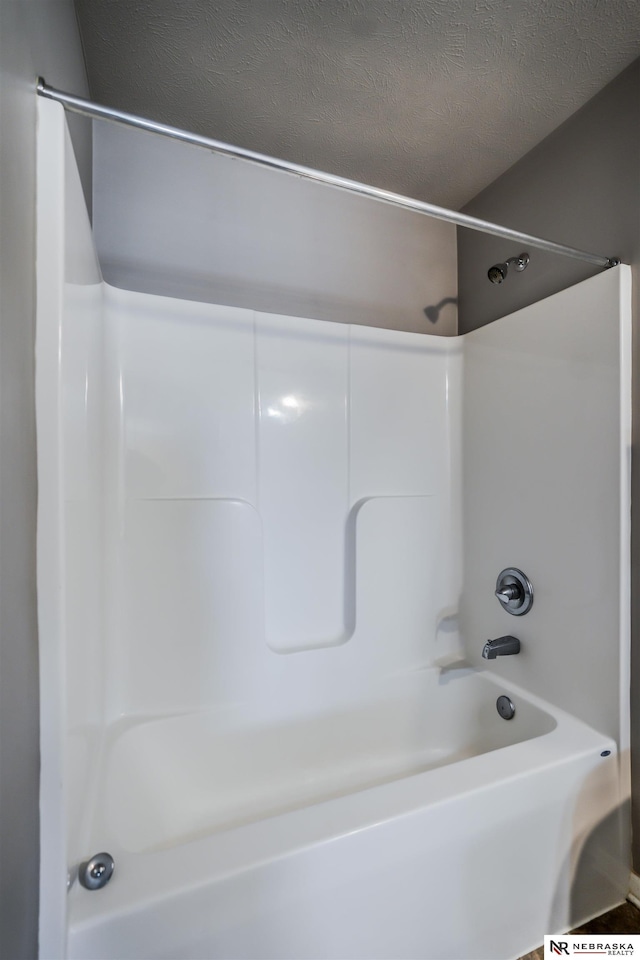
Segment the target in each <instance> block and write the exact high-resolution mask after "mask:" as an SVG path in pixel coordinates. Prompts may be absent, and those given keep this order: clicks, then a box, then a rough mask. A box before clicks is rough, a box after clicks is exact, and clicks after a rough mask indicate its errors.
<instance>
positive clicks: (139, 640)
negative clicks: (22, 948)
mask: <svg viewBox="0 0 640 960" xmlns="http://www.w3.org/2000/svg"><path fill="white" fill-rule="evenodd" d="M132 136H145V135H143V134H135V135H132ZM178 149H180V150H184V151H185V156H186V155H187V152H188V151H189V150H190V149H192V148H189V147H186V146H182V145H181V146H179V147H178ZM38 192H39V200H38V218H39V220H38V330H37V416H38V445H39V489H40V494H39V495H40V502H39V529H38V550H39V556H38V591H39V600H38V602H39V617H40V641H41V677H42V688H41V698H42V708H41V715H42V803H41V822H42V844H41V846H42V863H41V925H40V927H41V929H40V951H41V956H42V957H43V958H53V957H60V958H63V957H68V958H83V960H89V958H95V960H98V958H110V960H115V958H186V957H189V958H192V960H195V958H210V960H213V958H250V957H251V958H319V957H323V958H374V957H375V958H378V957H379V958H391V957H406V958H424V960H444V958H455V960H481V958H487V960H489V958H491V960H496V958H505V960H506V958H510V957H516V956H518V955H520V954H522V953H524V952H526V951H527V950H529V949H532V948H534V947H535V946H537V945H538V944H539V943H540V942H541V940H542V936H543V935H544V934H545V933H552V932H560V931H564V930H567V929H569V928H570V927H571V926H572V925H573V924H575V923H577V922H580V921H582V920H585V919H587V918H588V917H591V916H594V915H595V914H597V913H598V912H600V911H602V910H604V909H606V908H608V907H610V906H612V905H614V904H617V903H619V902H621V901H622V900H623V899H624V897H625V896H626V893H627V886H628V875H629V866H628V854H629V850H628V848H629V837H628V832H629V827H628V809H627V807H628V789H629V788H628V773H627V769H628V631H629V624H628V602H629V586H628V576H629V569H628V537H629V490H628V472H629V444H630V439H629V438H630V353H629V338H630V333H629V330H630V307H629V302H630V293H629V285H630V279H629V270H628V268H627V267H625V266H620V267H617V268H615V269H612V270H608V271H605V272H603V273H602V274H600V275H598V276H596V277H593V278H592V279H591V280H588V281H585V282H584V283H582V284H578V285H577V286H575V287H573V288H571V289H568V290H565V291H563V292H561V293H559V294H557V295H555V296H553V297H551V298H549V299H547V300H545V301H542V302H540V303H538V304H535V305H533V306H530V307H527V308H526V309H524V310H521V311H519V312H518V313H517V314H513V315H511V316H510V317H505V318H504V319H502V320H500V321H497V322H496V323H493V324H490V325H489V326H487V327H485V328H483V329H480V330H478V331H476V332H474V333H472V334H469V335H467V336H465V337H443V336H428V335H425V334H421V333H408V332H399V331H397V330H387V329H379V328H374V327H369V326H366V325H361V324H358V325H354V324H348V323H337V322H329V321H327V320H317V319H306V318H302V317H298V316H283V315H280V314H278V313H277V312H275V311H270V312H264V311H257V310H255V309H251V308H250V307H249V306H246V305H243V306H237V305H236V306H223V305H220V304H216V303H214V302H211V298H207V302H202V300H200V299H198V296H197V292H194V295H193V296H189V295H188V294H187V293H185V295H183V296H181V297H175V296H159V295H158V294H157V293H153V292H148V291H141V290H140V289H133V290H127V289H117V288H116V287H114V286H112V285H108V284H106V283H104V282H103V281H102V278H101V273H100V269H99V266H98V260H97V257H96V254H95V250H94V246H93V239H92V234H91V228H90V225H89V219H88V216H87V212H86V209H85V206H84V200H83V197H82V191H81V187H80V182H79V177H78V173H77V169H76V166H75V160H74V157H73V151H72V148H71V144H70V140H69V137H68V133H67V130H66V123H65V119H64V113H63V110H62V108H61V107H60V106H59V105H58V104H52V103H47V102H40V103H39V163H38ZM361 202H363V203H366V202H367V201H361ZM141 256H142V254H141ZM512 566H515V567H520V568H522V569H523V570H525V571H526V573H527V575H528V576H529V577H530V579H531V581H532V582H533V585H534V591H535V601H534V604H533V607H532V609H531V611H530V612H529V613H528V614H527V615H526V617H522V618H518V619H517V620H516V619H513V618H511V617H510V616H509V615H508V614H507V613H506V612H505V610H503V609H502V607H501V606H500V604H499V603H498V601H497V600H496V598H495V597H494V589H495V580H496V576H497V574H498V573H499V571H500V570H501V569H503V568H505V567H512ZM506 634H514V635H515V636H517V637H518V639H519V640H520V642H521V652H520V654H519V655H518V656H510V657H502V658H500V659H497V660H489V661H487V660H483V659H482V656H481V653H482V647H483V645H484V642H485V641H486V640H487V639H488V638H489V637H492V638H495V637H499V636H502V635H506ZM502 695H505V696H507V697H508V698H509V699H510V700H511V701H512V703H513V704H514V705H515V716H514V717H513V718H512V719H510V720H505V719H503V718H502V717H501V716H500V715H499V713H498V712H497V710H496V700H497V698H498V697H499V696H502ZM102 851H107V852H108V853H109V854H110V855H111V856H112V857H113V858H114V860H115V870H114V873H113V876H112V878H111V879H110V881H109V882H108V883H107V884H106V885H105V886H104V887H103V888H102V889H98V890H93V891H91V890H87V889H85V888H84V886H82V885H81V883H80V882H79V880H78V878H77V870H78V866H79V865H80V864H81V863H83V862H85V861H87V860H88V859H89V858H90V857H91V856H92V855H94V854H96V853H99V852H102Z"/></svg>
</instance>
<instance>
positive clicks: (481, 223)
mask: <svg viewBox="0 0 640 960" xmlns="http://www.w3.org/2000/svg"><path fill="white" fill-rule="evenodd" d="M36 89H37V93H38V96H40V97H45V98H46V99H48V100H55V101H56V102H57V103H61V104H62V106H63V107H64V108H65V110H69V111H71V112H72V113H77V114H80V115H81V116H83V117H91V118H92V119H94V120H109V121H112V122H113V123H121V124H124V125H126V126H128V127H135V128H137V129H138V130H146V131H147V132H148V133H156V134H159V135H160V136H163V137H169V138H171V139H173V140H181V141H182V142H183V143H190V144H192V145H193V146H196V147H205V148H206V149H207V150H211V151H212V152H213V153H218V154H221V155H222V156H226V157H234V158H236V159H238V160H245V161H247V162H248V163H254V164H257V165H259V166H261V167H268V168H270V169H271V170H281V171H282V172H284V173H291V174H294V175H295V176H298V177H302V178H304V179H305V180H312V181H314V182H315V183H324V184H327V185H328V186H331V187H335V188H337V189H338V190H345V191H347V192H348V193H353V194H357V195H358V196H361V197H368V198H369V199H370V200H379V201H381V202H382V203H388V204H391V206H394V207H400V208H401V209H403V210H412V211H413V212H414V213H422V214H424V215H425V216H428V217H433V218H434V219H435V220H444V221H445V222H446V223H453V224H455V225H456V226H458V227H467V228H468V229H469V230H479V231H480V232H481V233H488V234H491V235H493V236H494V237H502V238H503V239H504V240H513V241H514V242H517V243H518V244H524V245H526V246H529V247H536V248H537V249H538V250H546V251H548V252H549V253H557V254H559V255H560V256H563V257H573V258H574V259H575V260H583V261H585V262H586V263H592V264H594V266H597V267H605V268H606V267H614V266H617V265H618V264H619V263H620V260H619V259H618V258H617V257H603V256H599V255H598V254H595V253H588V252H587V251H586V250H578V249H576V248H575V247H568V246H566V245H565V244H563V243H555V242H554V241H553V240H544V239H542V237H534V236H531V235H530V234H528V233H521V232H520V231H519V230H512V229H511V228H510V227H501V226H499V225H498V224H496V223H491V222H490V221H489V220H480V219H479V218H477V217H470V216H468V214H466V213H459V212H458V211H456V210H447V209H446V208H445V207H438V206H436V205H435V204H433V203H426V202H425V201H423V200H414V199H412V198H411V197H405V196H403V195H402V194H400V193H393V192H392V191H390V190H383V189H381V188H380V187H371V186H369V185H367V184H365V183H359V182H358V181H357V180H348V179H346V178H345V177H339V176H336V175H335V174H333V173H323V172H322V171H320V170H313V169H312V168H311V167H303V166H300V165H299V164H297V163H292V162H291V161H289V160H279V159H277V158H276V157H270V156H267V155H266V154H263V153H256V152H255V151H253V150H246V149H245V148H244V147H235V146H232V145H231V144H229V143H223V142H222V141H220V140H214V139H212V138H211V137H204V136H202V135H201V134H199V133H190V132H189V131H188V130H181V129H180V128H179V127H171V126H168V125H167V124H164V123H158V122H157V121H155V120H148V119H146V118H144V117H138V116H136V115H135V114H132V113H125V112H124V111H122V110H115V109H114V108H113V107H105V106H102V105H101V104H99V103H93V102H92V101H91V100H84V99H83V98H82V97H76V96H74V94H72V93H65V92H64V91H62V90H56V89H55V88H54V87H50V86H49V85H48V84H47V83H46V82H45V80H44V79H43V78H42V77H39V78H38V84H37V88H36Z"/></svg>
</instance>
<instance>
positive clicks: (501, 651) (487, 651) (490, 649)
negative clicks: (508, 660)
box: [482, 637, 520, 660]
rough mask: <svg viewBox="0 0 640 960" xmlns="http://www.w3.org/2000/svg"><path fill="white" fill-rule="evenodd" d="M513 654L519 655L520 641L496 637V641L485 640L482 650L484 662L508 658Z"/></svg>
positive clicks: (512, 638) (515, 638) (514, 638)
mask: <svg viewBox="0 0 640 960" xmlns="http://www.w3.org/2000/svg"><path fill="white" fill-rule="evenodd" d="M514 653H520V641H519V640H518V638H517V637H498V639H497V640H487V642H486V643H485V645H484V647H483V648H482V656H483V657H484V659H485V660H495V658H496V657H510V656H512V655H513V654H514Z"/></svg>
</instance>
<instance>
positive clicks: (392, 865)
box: [69, 668, 619, 960]
mask: <svg viewBox="0 0 640 960" xmlns="http://www.w3.org/2000/svg"><path fill="white" fill-rule="evenodd" d="M502 693H506V694H508V695H509V696H510V697H511V698H512V700H513V702H514V704H515V706H516V714H515V717H514V718H513V719H512V720H510V721H505V720H503V719H501V717H500V716H499V715H498V713H497V711H496V706H495V702H496V698H497V696H499V695H500V694H502ZM255 719H256V725H255V727H250V726H247V725H246V721H245V725H244V726H243V728H236V727H235V726H234V718H233V716H231V715H229V714H227V715H226V716H218V717H216V716H215V715H214V714H212V713H201V714H191V715H181V716H174V717H165V718H161V719H155V720H153V719H145V720H137V721H135V722H134V721H127V722H125V723H121V724H120V725H118V726H117V727H116V728H115V729H114V730H113V731H112V734H111V736H110V737H109V740H108V744H107V746H106V747H105V753H104V760H103V764H104V766H103V770H102V773H101V777H100V780H101V783H103V784H104V790H103V791H102V792H101V801H100V803H99V805H98V807H97V809H96V811H95V823H94V825H93V829H92V834H93V836H94V837H95V838H96V839H97V838H98V837H100V838H101V839H102V841H103V843H102V845H101V849H106V850H108V851H109V852H110V853H111V854H112V855H113V856H114V858H115V861H116V869H115V873H114V876H113V878H112V880H111V881H110V883H109V884H108V886H106V887H105V888H104V889H103V890H100V891H95V892H88V891H86V890H85V889H83V888H82V887H80V885H79V884H78V883H75V884H74V887H73V888H72V891H71V893H70V933H69V957H71V958H78V960H80V958H82V960H90V958H96V960H97V958H109V960H116V958H176V960H178V958H180V960H185V958H191V960H196V958H236V957H237V958H240V957H243V958H292V960H293V958H295V960H300V958H336V960H337V958H343V960H344V958H356V957H358V958H374V957H388V958H398V957H406V958H414V957H415V958H432V960H444V958H448V957H450V958H457V960H480V958H491V960H498V958H500V957H505V958H506V957H515V956H518V955H519V954H521V953H523V952H525V951H526V950H527V949H529V948H532V947H534V946H535V945H536V944H538V943H539V942H541V939H542V936H543V934H544V933H548V932H554V931H557V930H562V929H566V928H567V926H569V925H570V924H571V923H574V922H576V921H577V920H579V919H582V918H583V917H584V916H585V915H588V914H589V912H590V904H589V902H588V897H587V899H586V900H585V899H584V895H582V894H581V895H580V897H578V899H579V900H580V898H582V902H576V889H575V886H574V881H575V879H576V876H575V875H576V870H577V869H578V865H579V864H582V866H584V857H585V856H587V857H588V858H589V861H590V863H589V870H590V871H591V874H590V875H591V876H594V874H593V871H594V870H596V871H597V873H596V874H595V876H600V878H601V881H602V884H607V883H609V884H610V885H611V897H610V899H611V902H612V903H615V902H618V901H619V893H618V891H617V886H616V885H617V884H619V878H618V877H607V875H606V874H607V869H608V867H607V863H606V850H603V849H601V846H602V844H606V839H605V838H604V836H603V839H602V842H600V840H599V839H598V831H599V830H600V829H601V828H602V826H601V825H602V824H606V823H607V822H608V821H609V820H610V819H611V815H612V814H615V811H616V809H617V808H618V805H619V797H618V786H617V784H618V774H617V763H618V758H617V756H616V749H615V745H614V743H613V742H612V741H611V740H609V739H607V738H606V737H604V736H602V735H601V734H598V733H596V732H595V731H593V730H592V729H590V728H589V727H587V726H585V725H584V724H582V723H580V722H579V721H577V720H576V719H574V718H573V717H570V716H569V715H566V714H564V713H562V712H561V711H558V710H556V709H554V708H552V707H550V706H549V705H548V704H545V703H544V702H542V701H539V700H537V699H535V698H532V697H530V696H528V695H527V694H525V693H524V691H521V690H519V689H517V688H514V687H513V686H505V685H504V684H502V683H498V682H496V680H495V679H494V678H493V677H492V676H491V675H490V673H489V672H486V673H477V672H475V671H471V670H469V669H464V668H462V669H457V670H456V669H452V670H449V671H442V672H441V671H439V670H437V669H430V670H421V671H414V672H410V673H407V674H405V675H404V676H401V677H398V678H396V680H395V681H394V683H393V688H392V689H391V688H390V689H387V690H386V691H385V693H384V695H381V696H380V699H379V700H378V701H377V702H369V703H366V704H363V705H362V706H361V708H360V709H358V710H356V709H352V710H351V711H345V712H344V713H334V714H332V715H331V716H315V717H311V716H309V717H307V718H306V719H304V720H301V722H300V723H299V724H297V725H295V726H289V727H283V728H277V727H273V728H271V729H264V727H263V726H262V725H260V709H259V707H258V708H256V716H255ZM607 751H608V752H609V754H608V755H607V756H603V753H606V752H607ZM614 819H615V817H614ZM605 833H606V830H605ZM599 859H600V860H601V861H602V862H598V861H599ZM505 878H507V882H506V883H505ZM497 890H499V893H497V892H496V891H497ZM602 897H603V889H602V886H600V888H599V890H598V903H599V904H600V903H601V902H602ZM605 899H606V896H605ZM461 906H462V909H461Z"/></svg>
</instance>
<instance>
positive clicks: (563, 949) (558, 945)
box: [549, 940, 569, 956]
mask: <svg viewBox="0 0 640 960" xmlns="http://www.w3.org/2000/svg"><path fill="white" fill-rule="evenodd" d="M549 947H550V949H551V952H552V953H556V954H558V955H562V954H565V955H566V956H569V944H568V943H567V941H566V940H550V941H549Z"/></svg>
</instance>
